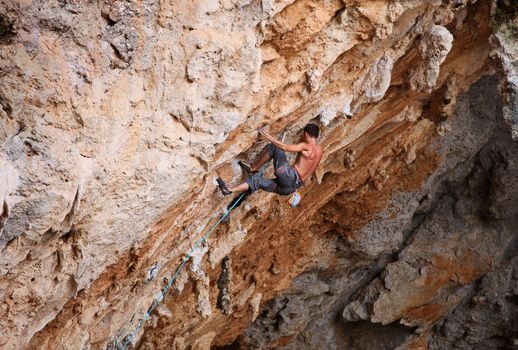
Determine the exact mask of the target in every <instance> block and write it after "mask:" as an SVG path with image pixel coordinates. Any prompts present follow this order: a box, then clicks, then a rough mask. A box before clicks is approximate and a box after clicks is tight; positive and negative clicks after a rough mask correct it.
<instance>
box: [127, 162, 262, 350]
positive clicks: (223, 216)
mask: <svg viewBox="0 0 518 350" xmlns="http://www.w3.org/2000/svg"><path fill="white" fill-rule="evenodd" d="M268 164H270V162H269V161H268V163H266V164H265V165H264V166H263V168H262V169H261V171H260V172H259V174H258V175H259V176H262V175H263V172H264V171H265V170H266V168H267V167H268ZM245 196H246V192H243V193H241V195H240V196H239V197H238V198H237V200H234V203H233V204H232V205H231V206H230V207H229V208H227V210H226V211H225V213H224V214H223V215H222V216H221V218H220V219H219V220H218V222H216V223H215V224H214V225H213V226H212V227H211V228H210V230H209V231H208V232H207V233H206V234H204V235H203V236H201V238H200V239H198V241H196V243H195V244H194V246H193V248H192V249H191V251H190V252H189V254H187V256H186V257H185V258H184V259H183V261H182V263H181V264H180V266H179V267H178V269H176V272H175V273H174V275H173V276H172V277H171V279H170V280H169V282H168V283H167V285H166V286H165V287H164V289H162V291H161V292H160V294H159V296H158V297H155V300H154V302H153V305H151V307H150V308H149V310H148V311H147V313H146V315H145V316H144V318H143V319H142V321H140V323H139V325H138V326H137V328H135V330H134V331H133V332H132V333H131V334H130V336H129V337H128V339H126V341H125V342H124V345H123V346H122V350H126V348H127V347H128V345H129V344H130V343H131V341H132V340H133V337H134V336H135V334H137V332H138V331H139V330H140V328H141V327H142V326H143V325H144V322H146V320H147V319H148V318H149V316H151V313H152V312H153V310H154V309H155V308H156V307H157V306H158V304H159V303H160V302H161V301H162V299H163V298H164V295H165V293H167V291H168V290H169V288H170V287H171V285H172V284H173V282H174V280H175V279H176V277H177V276H178V274H179V273H180V271H181V270H182V269H183V267H184V266H185V264H186V263H187V261H188V260H189V259H190V257H191V256H192V253H194V251H195V250H196V249H197V248H198V247H199V245H200V244H201V243H203V242H204V241H205V240H207V238H208V237H209V235H210V234H211V233H212V232H213V231H214V230H215V229H216V228H217V227H218V226H219V224H220V223H221V222H222V221H223V220H224V219H225V218H226V217H227V216H228V214H230V212H231V211H232V210H233V209H234V208H235V207H236V206H237V205H238V204H239V203H240V202H241V200H242V199H243V198H244V197H245ZM117 343H119V342H118V341H117Z"/></svg>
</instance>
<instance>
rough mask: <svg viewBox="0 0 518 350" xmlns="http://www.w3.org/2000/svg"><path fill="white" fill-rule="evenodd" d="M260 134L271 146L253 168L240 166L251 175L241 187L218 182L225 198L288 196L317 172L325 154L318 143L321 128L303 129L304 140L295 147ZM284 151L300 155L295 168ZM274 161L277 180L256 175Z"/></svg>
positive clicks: (261, 132) (262, 132) (263, 132)
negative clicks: (269, 194) (266, 194)
mask: <svg viewBox="0 0 518 350" xmlns="http://www.w3.org/2000/svg"><path fill="white" fill-rule="evenodd" d="M259 133H260V134H261V135H263V136H264V137H265V138H266V139H268V140H269V141H270V142H271V143H270V144H268V145H267V146H266V147H265V148H264V150H263V151H262V152H261V155H260V157H259V159H258V160H257V161H256V162H255V163H254V164H252V165H251V166H248V165H247V164H245V163H243V162H240V165H241V166H242V167H243V168H244V169H245V170H246V171H247V172H248V173H249V174H251V176H249V177H248V178H247V179H246V180H245V182H243V183H242V184H239V185H237V186H234V187H230V188H227V186H226V184H225V182H224V181H223V180H222V179H220V178H218V179H216V181H217V182H218V186H219V188H220V190H221V192H222V193H223V194H224V195H229V194H231V193H233V192H244V191H248V190H250V192H255V191H257V190H260V189H261V190H263V191H267V192H275V193H278V194H280V195H289V194H291V193H293V192H295V191H296V190H297V188H299V187H300V186H301V185H302V183H303V182H304V181H305V180H307V179H308V178H309V177H310V176H311V175H312V174H313V173H314V172H315V170H316V169H317V167H318V164H319V163H320V160H321V159H322V156H323V154H324V149H323V148H322V146H320V145H318V144H317V138H318V134H319V129H318V126H317V125H315V124H312V123H310V124H308V125H306V126H305V127H304V134H303V141H302V142H300V143H297V144H296V145H288V144H285V143H283V142H281V141H279V140H277V139H275V138H274V137H273V136H272V135H270V134H269V133H268V132H266V130H264V129H263V128H261V129H259ZM285 151H286V152H293V153H298V154H297V159H296V160H295V164H294V165H293V166H290V165H289V164H288V160H287V159H286V154H285V153H284V152H285ZM272 158H273V166H274V168H275V179H266V178H264V177H262V176H259V175H256V174H255V173H256V172H257V171H258V170H259V169H261V167H262V166H263V165H264V164H266V162H268V161H269V160H270V159H272Z"/></svg>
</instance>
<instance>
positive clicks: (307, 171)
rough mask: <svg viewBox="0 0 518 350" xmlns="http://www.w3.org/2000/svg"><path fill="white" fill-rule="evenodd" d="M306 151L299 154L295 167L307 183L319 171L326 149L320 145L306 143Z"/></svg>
mask: <svg viewBox="0 0 518 350" xmlns="http://www.w3.org/2000/svg"><path fill="white" fill-rule="evenodd" d="M304 144H305V145H304V148H305V149H304V150H303V151H302V152H299V153H298V154H297V159H296V160H295V164H294V165H293V167H294V168H295V169H297V172H298V173H299V175H300V178H301V179H302V181H306V180H307V179H308V178H309V177H310V176H311V175H313V173H314V172H315V171H316V170H317V168H318V165H319V164H320V161H321V160H322V156H323V155H324V149H323V148H322V146H320V145H318V144H311V143H306V142H304Z"/></svg>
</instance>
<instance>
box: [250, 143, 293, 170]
mask: <svg viewBox="0 0 518 350" xmlns="http://www.w3.org/2000/svg"><path fill="white" fill-rule="evenodd" d="M270 159H273V167H274V168H275V170H277V169H279V168H280V167H281V166H284V165H288V159H287V158H286V153H284V151H283V150H282V149H280V148H279V147H276V146H275V145H274V144H273V143H269V144H268V145H266V147H265V148H263V150H262V151H261V153H260V155H259V159H257V161H256V162H254V164H252V169H251V170H252V171H254V172H256V171H258V170H259V169H260V168H261V167H262V166H263V165H264V164H266V162H267V161H269V160H270Z"/></svg>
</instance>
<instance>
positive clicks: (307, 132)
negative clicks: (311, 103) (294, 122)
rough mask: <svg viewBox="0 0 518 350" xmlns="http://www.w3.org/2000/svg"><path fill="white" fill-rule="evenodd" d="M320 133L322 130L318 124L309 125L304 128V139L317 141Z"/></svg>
mask: <svg viewBox="0 0 518 350" xmlns="http://www.w3.org/2000/svg"><path fill="white" fill-rule="evenodd" d="M319 132H320V130H319V128H318V126H317V125H316V124H313V123H309V124H307V125H306V126H305V127H304V139H308V138H312V139H316V138H318V134H319Z"/></svg>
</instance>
